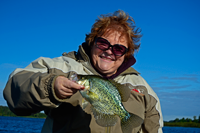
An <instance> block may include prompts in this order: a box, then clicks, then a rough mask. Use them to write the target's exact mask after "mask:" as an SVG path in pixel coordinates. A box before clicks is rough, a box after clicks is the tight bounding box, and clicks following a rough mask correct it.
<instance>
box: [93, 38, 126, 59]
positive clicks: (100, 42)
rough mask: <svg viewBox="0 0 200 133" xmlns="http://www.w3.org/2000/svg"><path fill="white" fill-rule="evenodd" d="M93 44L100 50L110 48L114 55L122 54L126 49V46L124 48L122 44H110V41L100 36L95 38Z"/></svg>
mask: <svg viewBox="0 0 200 133" xmlns="http://www.w3.org/2000/svg"><path fill="white" fill-rule="evenodd" d="M95 46H96V47H97V48H99V49H101V50H102V51H106V50H108V49H110V47H111V48H112V49H111V51H112V53H113V54H114V55H115V56H123V55H124V54H125V53H126V52H127V51H128V48H126V47H125V46H124V45H120V44H115V45H111V44H110V42H109V41H108V40H106V39H104V38H102V37H97V38H96V40H95Z"/></svg>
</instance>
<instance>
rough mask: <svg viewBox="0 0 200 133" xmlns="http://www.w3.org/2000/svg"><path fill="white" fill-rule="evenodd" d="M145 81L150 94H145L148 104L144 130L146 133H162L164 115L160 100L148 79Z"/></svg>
mask: <svg viewBox="0 0 200 133" xmlns="http://www.w3.org/2000/svg"><path fill="white" fill-rule="evenodd" d="M143 80H144V79H143ZM144 82H145V84H146V87H147V93H148V94H146V96H145V100H146V103H147V104H146V109H145V119H144V124H143V130H144V132H145V133H146V132H147V133H162V127H163V116H162V112H161V106H160V100H159V98H158V97H157V95H156V93H155V92H154V91H153V89H152V88H151V87H150V86H149V85H148V84H147V83H146V81H144Z"/></svg>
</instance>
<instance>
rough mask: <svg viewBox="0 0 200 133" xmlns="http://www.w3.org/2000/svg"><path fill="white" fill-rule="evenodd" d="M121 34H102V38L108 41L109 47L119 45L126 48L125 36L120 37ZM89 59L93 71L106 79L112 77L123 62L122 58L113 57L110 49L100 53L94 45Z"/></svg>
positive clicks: (115, 32)
mask: <svg viewBox="0 0 200 133" xmlns="http://www.w3.org/2000/svg"><path fill="white" fill-rule="evenodd" d="M120 35H121V34H120V33H119V32H117V31H114V32H112V33H109V34H104V35H103V36H101V37H102V38H104V39H106V40H108V41H109V42H110V44H111V45H115V44H120V45H123V46H125V47H126V48H128V44H127V40H126V38H125V36H120ZM91 57H92V58H91V59H92V63H93V66H94V67H95V69H96V70H97V71H98V72H100V73H101V74H103V75H105V76H106V77H109V76H112V75H113V74H115V73H116V72H117V69H118V68H119V67H120V66H121V64H122V63H123V61H124V55H123V56H115V55H114V54H113V52H112V50H111V48H110V49H108V50H105V51H102V50H101V49H99V48H97V47H96V46H95V45H93V46H92V49H91Z"/></svg>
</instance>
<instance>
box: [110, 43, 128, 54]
mask: <svg viewBox="0 0 200 133" xmlns="http://www.w3.org/2000/svg"><path fill="white" fill-rule="evenodd" d="M113 53H114V54H115V55H117V56H122V55H124V54H125V53H126V47H125V46H123V45H117V44H115V45H114V46H113Z"/></svg>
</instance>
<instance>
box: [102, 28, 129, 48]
mask: <svg viewBox="0 0 200 133" xmlns="http://www.w3.org/2000/svg"><path fill="white" fill-rule="evenodd" d="M101 37H103V38H105V39H107V40H108V41H109V42H110V43H120V44H124V45H127V38H126V36H125V35H124V34H122V33H121V32H118V31H114V30H107V32H105V33H104V34H103V35H102V36H101Z"/></svg>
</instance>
